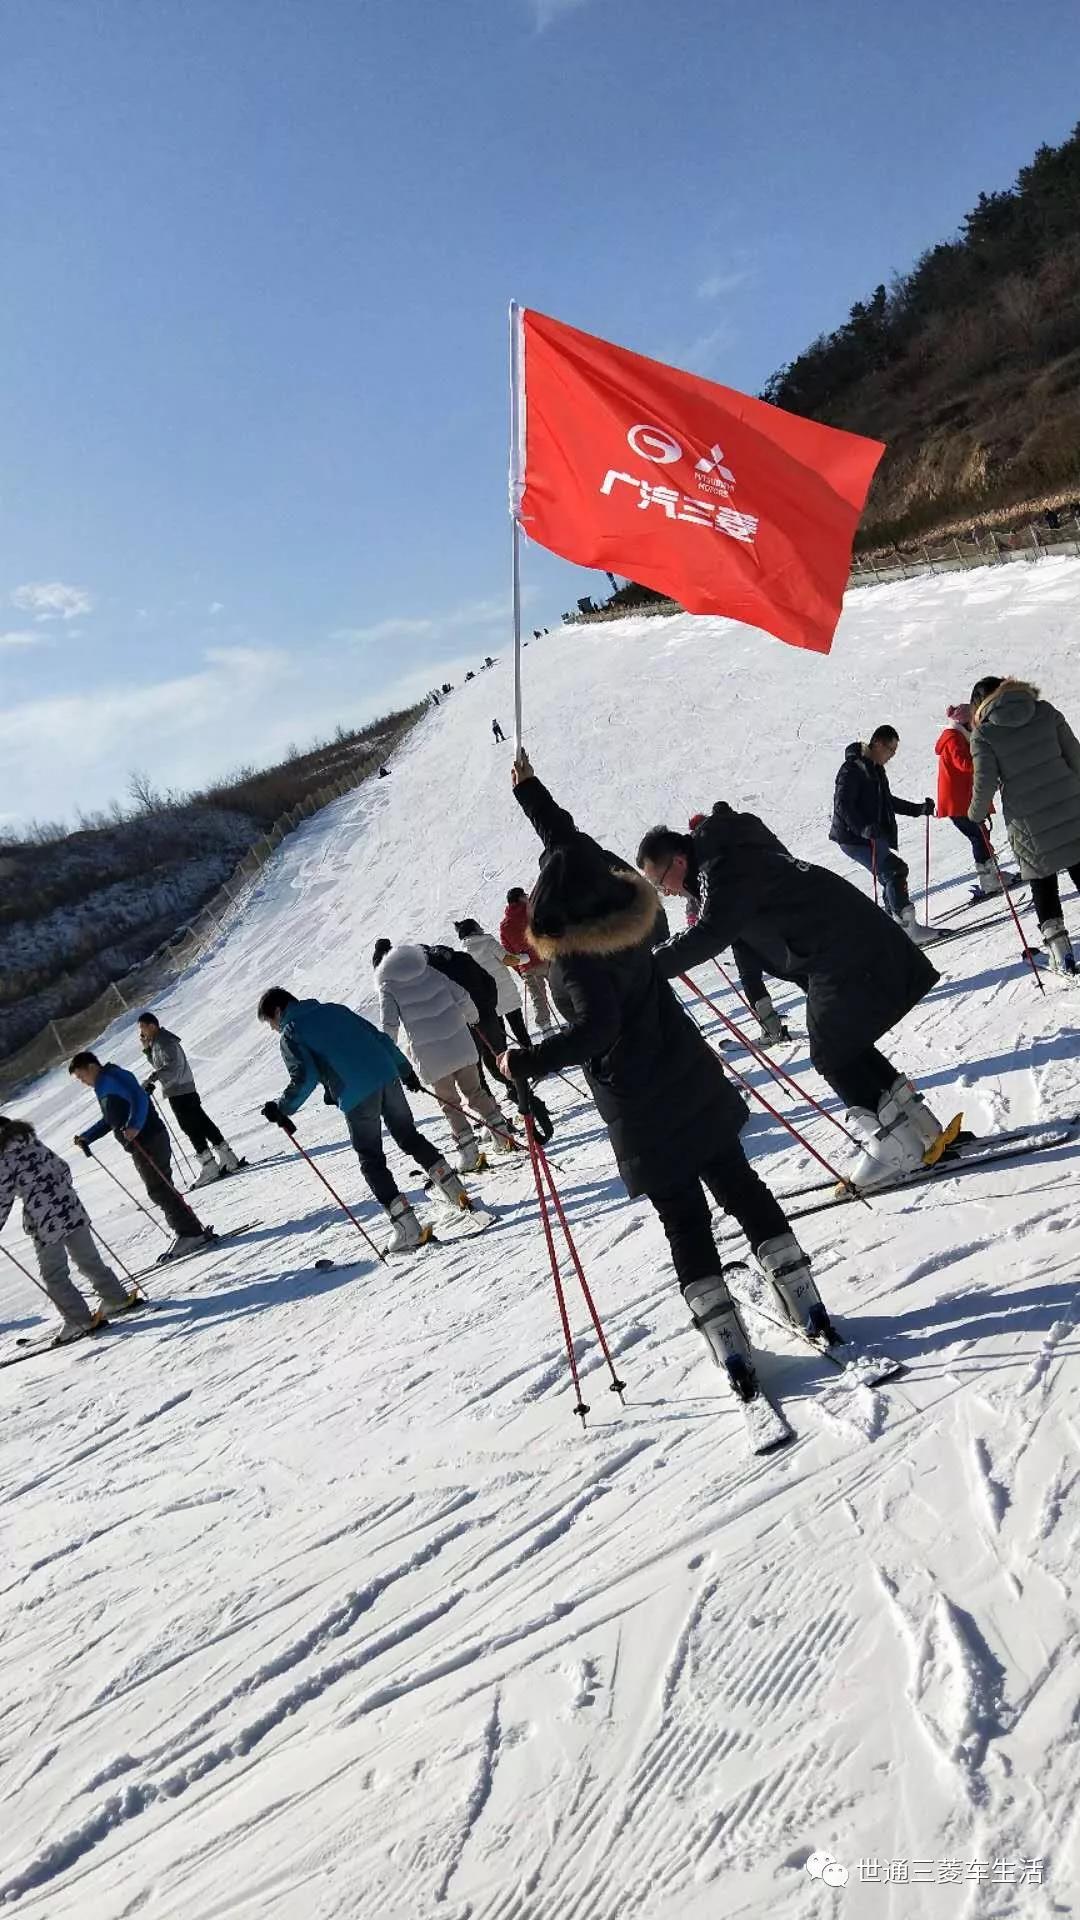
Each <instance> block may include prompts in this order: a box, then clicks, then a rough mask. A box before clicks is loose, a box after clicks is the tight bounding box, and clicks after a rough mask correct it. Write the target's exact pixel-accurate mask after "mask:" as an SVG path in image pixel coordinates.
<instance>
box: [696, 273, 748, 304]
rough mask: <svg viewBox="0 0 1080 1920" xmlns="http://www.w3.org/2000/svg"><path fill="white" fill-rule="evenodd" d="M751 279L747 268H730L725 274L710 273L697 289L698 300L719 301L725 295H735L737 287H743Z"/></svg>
mask: <svg viewBox="0 0 1080 1920" xmlns="http://www.w3.org/2000/svg"><path fill="white" fill-rule="evenodd" d="M752 278H753V274H752V271H751V269H750V268H749V267H732V268H730V269H729V271H728V272H727V273H710V274H709V275H708V276H707V277H706V278H705V279H704V280H703V281H702V283H701V285H700V287H699V288H698V299H699V300H719V299H721V298H722V296H723V295H724V294H725V293H735V292H736V290H737V289H738V288H739V287H745V286H746V284H747V282H748V281H749V280H751V279H752Z"/></svg>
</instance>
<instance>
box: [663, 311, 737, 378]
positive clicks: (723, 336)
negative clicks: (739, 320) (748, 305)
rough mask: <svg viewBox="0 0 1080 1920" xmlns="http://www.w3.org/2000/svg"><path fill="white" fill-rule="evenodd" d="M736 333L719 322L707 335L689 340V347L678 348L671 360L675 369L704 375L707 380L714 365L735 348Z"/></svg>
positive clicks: (714, 368) (703, 334)
mask: <svg viewBox="0 0 1080 1920" xmlns="http://www.w3.org/2000/svg"><path fill="white" fill-rule="evenodd" d="M738 338H739V336H738V333H737V332H736V330H735V328H734V327H729V326H728V325H727V324H726V322H724V321H721V323H720V325H719V326H718V327H712V328H710V330H709V332H708V333H702V334H699V336H698V338H697V339H696V340H691V342H690V344H689V346H686V347H680V348H678V349H677V351H676V352H675V353H673V354H672V356H671V358H672V360H673V362H674V364H675V365H676V366H677V367H685V368H686V369H687V371H688V372H689V373H700V374H704V375H705V377H706V378H708V377H709V376H710V375H711V374H715V372H716V363H717V361H718V360H719V359H720V358H721V357H722V355H723V354H725V353H726V352H728V350H729V349H730V348H731V347H733V346H735V344H736V343H737V341H738Z"/></svg>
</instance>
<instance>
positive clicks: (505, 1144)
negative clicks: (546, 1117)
mask: <svg viewBox="0 0 1080 1920" xmlns="http://www.w3.org/2000/svg"><path fill="white" fill-rule="evenodd" d="M488 1139H489V1140H490V1141H491V1145H492V1147H493V1149H494V1151H495V1152H496V1153H520V1152H521V1142H520V1140H519V1139H518V1137H517V1134H516V1133H515V1132H514V1129H513V1127H512V1126H511V1124H510V1122H509V1120H504V1121H503V1124H502V1126H501V1127H489V1128H488Z"/></svg>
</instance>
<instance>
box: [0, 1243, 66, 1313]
mask: <svg viewBox="0 0 1080 1920" xmlns="http://www.w3.org/2000/svg"><path fill="white" fill-rule="evenodd" d="M0 1253H6V1254H7V1257H8V1259H9V1260H10V1261H11V1264H12V1266H13V1267H18V1269H19V1272H20V1273H22V1274H25V1275H26V1278H27V1279H28V1280H29V1282H30V1285H31V1286H32V1287H36V1288H37V1290H38V1292H39V1293H43V1294H44V1295H45V1298H46V1300H48V1302H49V1304H50V1306H52V1305H53V1299H52V1295H51V1294H50V1292H49V1289H48V1287H45V1286H43V1285H42V1283H41V1281H40V1280H38V1279H36V1278H35V1276H34V1275H33V1274H32V1273H31V1271H30V1269H29V1267H24V1266H23V1263H22V1261H21V1260H20V1259H19V1258H18V1256H17V1254H14V1253H12V1252H11V1250H10V1248H8V1247H5V1246H0Z"/></svg>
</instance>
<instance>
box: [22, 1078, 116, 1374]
mask: <svg viewBox="0 0 1080 1920" xmlns="http://www.w3.org/2000/svg"><path fill="white" fill-rule="evenodd" d="M17 1199H18V1200H21V1201H22V1203H23V1210H22V1223H23V1230H24V1232H25V1233H26V1235H27V1237H28V1238H29V1239H30V1241H31V1242H32V1244H33V1248H34V1254H35V1256H36V1258H37V1264H38V1272H39V1273H40V1274H41V1284H42V1286H43V1287H44V1289H45V1291H46V1293H47V1294H48V1296H49V1299H50V1300H51V1301H52V1303H53V1306H54V1307H55V1308H56V1310H57V1312H58V1313H59V1314H60V1317H61V1320H62V1322H63V1324H62V1326H61V1329H60V1332H59V1334H58V1335H57V1344H60V1343H62V1342H63V1341H65V1340H71V1339H74V1338H76V1337H77V1335H79V1334H80V1333H96V1332H97V1329H98V1328H99V1327H102V1326H104V1325H105V1322H106V1315H107V1313H125V1312H126V1311H127V1309H128V1308H129V1307H133V1306H135V1305H136V1304H137V1302H138V1300H139V1298H140V1295H139V1293H138V1290H137V1288H134V1287H132V1288H130V1289H129V1288H127V1287H126V1286H125V1285H124V1283H123V1281H122V1280H120V1279H118V1278H117V1275H116V1274H115V1273H114V1272H113V1270H112V1268H111V1267H108V1266H106V1264H105V1262H104V1260H103V1259H102V1257H101V1255H100V1253H99V1252H98V1250H97V1247H96V1246H95V1245H94V1236H93V1233H92V1231H91V1228H90V1216H89V1214H88V1213H87V1211H86V1208H85V1207H84V1206H83V1203H82V1201H81V1200H80V1199H79V1196H78V1194H77V1193H76V1191H75V1187H74V1183H73V1181H72V1178H71V1168H70V1167H69V1166H68V1164H67V1161H66V1160H61V1158H60V1155H59V1154H58V1153H53V1151H52V1149H51V1148H50V1147H47V1146H46V1145H45V1142H44V1141H43V1140H39V1139H38V1137H37V1134H36V1133H35V1132H34V1129H33V1127H32V1126H31V1125H30V1123H29V1121H27V1120H15V1119H10V1118H9V1117H8V1116H7V1115H6V1114H0V1228H2V1227H3V1226H4V1224H5V1222H6V1220H7V1218H8V1215H9V1214H10V1212H11V1209H12V1207H13V1206H14V1204H15V1201H16V1200H17ZM69 1261H71V1262H73V1263H74V1265H75V1266H76V1267H77V1268H78V1270H79V1272H80V1273H81V1274H85V1276H86V1278H87V1279H88V1280H89V1281H90V1283H91V1285H92V1286H93V1288H94V1291H95V1292H96V1294H97V1296H98V1299H99V1300H100V1301H101V1307H100V1308H97V1309H95V1308H93V1307H90V1306H88V1305H87V1303H86V1301H85V1299H84V1298H83V1296H82V1294H81V1293H80V1292H79V1289H78V1287H77V1286H75V1284H74V1282H73V1281H72V1278H71V1267H70V1266H69V1264H68V1263H69Z"/></svg>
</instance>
